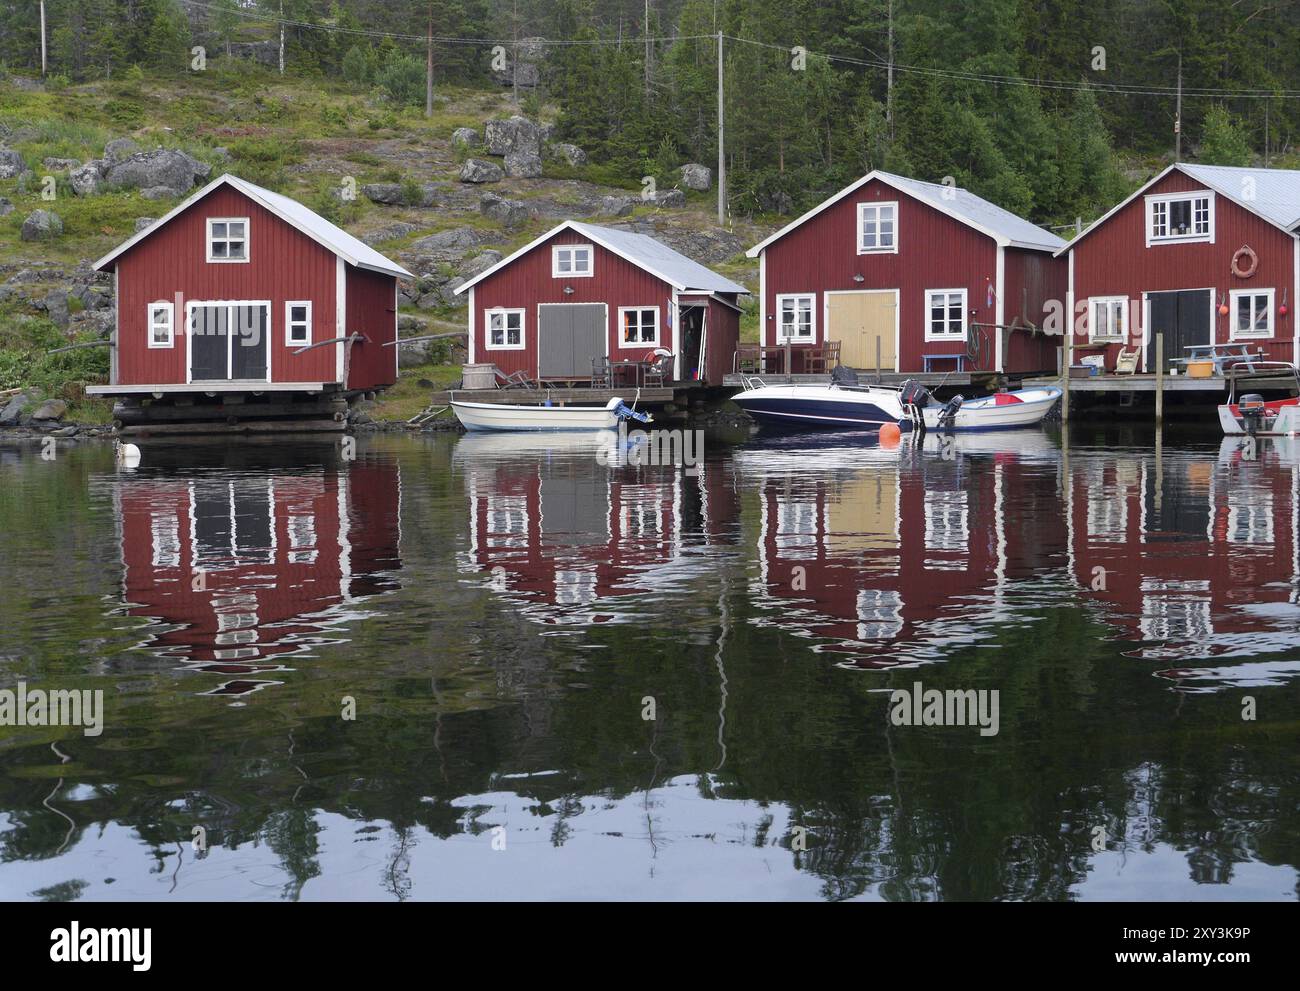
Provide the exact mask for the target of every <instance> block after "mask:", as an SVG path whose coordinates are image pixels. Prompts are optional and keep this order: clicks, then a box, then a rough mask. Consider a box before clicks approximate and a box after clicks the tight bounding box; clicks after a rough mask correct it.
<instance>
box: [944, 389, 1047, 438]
mask: <svg viewBox="0 0 1300 991" xmlns="http://www.w3.org/2000/svg"><path fill="white" fill-rule="evenodd" d="M1004 395H1007V396H1013V397H1015V400H1018V401H1014V400H1013V401H1012V402H1006V403H999V402H998V401H997V397H996V396H986V397H985V398H983V399H975V400H972V401H971V402H969V403H964V404H963V405H962V407H961V409H959V410H958V411H957V415H956V416H955V417H953V422H952V425H951V426H944V427H941V426H940V425H939V417H940V414H941V413H942V411H943V407H942V406H941V405H936V406H927V407H926V408H925V409H924V410H922V416H923V417H924V419H925V428H926V430H941V431H948V430H953V431H957V430H961V431H974V430H1023V429H1024V428H1025V427H1036V426H1037V425H1038V424H1040V423H1042V422H1043V417H1045V416H1047V414H1048V413H1050V412H1051V410H1052V407H1053V406H1055V405H1056V401H1057V400H1058V399H1060V398H1061V390H1060V389H1058V388H1056V387H1055V386H1052V387H1050V388H1046V389H1026V390H1022V391H1020V392H1011V393H1004Z"/></svg>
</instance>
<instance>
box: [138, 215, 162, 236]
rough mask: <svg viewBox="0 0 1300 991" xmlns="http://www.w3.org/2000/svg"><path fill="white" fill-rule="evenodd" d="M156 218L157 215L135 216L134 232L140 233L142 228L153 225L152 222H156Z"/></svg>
mask: <svg viewBox="0 0 1300 991" xmlns="http://www.w3.org/2000/svg"><path fill="white" fill-rule="evenodd" d="M157 220H158V218H157V217H136V218H135V232H136V233H137V234H139V233H140V232H141V231H142V230H144V229H145V228H146V227H152V226H153V225H154V223H156V222H157Z"/></svg>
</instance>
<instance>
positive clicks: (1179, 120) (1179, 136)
mask: <svg viewBox="0 0 1300 991" xmlns="http://www.w3.org/2000/svg"><path fill="white" fill-rule="evenodd" d="M1182 160H1183V53H1182V52H1179V53H1178V102H1177V103H1176V104H1175V105H1174V161H1175V162H1181V161H1182Z"/></svg>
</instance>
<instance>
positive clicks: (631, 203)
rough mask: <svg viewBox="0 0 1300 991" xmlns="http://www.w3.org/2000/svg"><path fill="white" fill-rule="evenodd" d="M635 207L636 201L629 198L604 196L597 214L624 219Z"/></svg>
mask: <svg viewBox="0 0 1300 991" xmlns="http://www.w3.org/2000/svg"><path fill="white" fill-rule="evenodd" d="M635 206H636V200H635V199H634V198H633V197H631V196H604V197H602V198H601V200H600V207H599V209H598V211H597V212H598V213H602V214H605V215H606V216H609V217H626V216H628V215H629V214H631V212H632V210H633V208H634V207H635Z"/></svg>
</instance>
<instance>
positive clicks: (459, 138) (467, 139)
mask: <svg viewBox="0 0 1300 991" xmlns="http://www.w3.org/2000/svg"><path fill="white" fill-rule="evenodd" d="M451 143H452V145H453V146H455V147H457V148H464V149H466V150H470V149H473V148H477V147H478V146H479V145H481V144H482V143H483V135H481V134H479V133H478V131H476V130H474V128H472V127H458V128H456V130H454V131H452V132H451Z"/></svg>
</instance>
